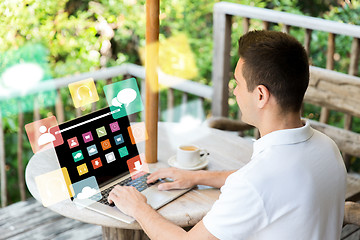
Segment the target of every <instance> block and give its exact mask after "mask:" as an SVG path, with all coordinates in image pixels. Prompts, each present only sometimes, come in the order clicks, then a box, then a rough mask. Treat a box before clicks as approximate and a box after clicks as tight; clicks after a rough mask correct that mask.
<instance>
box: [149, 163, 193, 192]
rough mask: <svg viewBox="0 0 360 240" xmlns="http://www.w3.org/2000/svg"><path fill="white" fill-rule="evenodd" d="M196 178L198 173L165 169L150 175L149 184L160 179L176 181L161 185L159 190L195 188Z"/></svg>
mask: <svg viewBox="0 0 360 240" xmlns="http://www.w3.org/2000/svg"><path fill="white" fill-rule="evenodd" d="M195 176H196V172H192V171H186V170H181V169H177V168H163V169H160V170H158V171H156V172H154V173H152V174H150V175H149V176H148V179H147V183H153V182H155V181H156V180H158V179H159V178H171V179H172V180H174V181H173V182H167V183H162V184H159V186H158V188H159V190H169V189H184V188H189V187H193V186H194V185H195V184H196V183H195V181H194V177H195Z"/></svg>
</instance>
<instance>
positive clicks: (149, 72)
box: [145, 0, 160, 163]
mask: <svg viewBox="0 0 360 240" xmlns="http://www.w3.org/2000/svg"><path fill="white" fill-rule="evenodd" d="M159 7H160V2H159V0H146V60H145V71H146V73H145V74H146V76H145V80H146V81H145V82H146V98H145V126H146V130H147V131H148V135H149V138H148V139H147V140H146V142H145V156H146V161H147V162H148V163H156V162H157V136H158V131H157V130H158V106H159V82H158V74H157V67H158V65H159V64H158V62H159Z"/></svg>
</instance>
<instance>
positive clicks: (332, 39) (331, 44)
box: [320, 33, 336, 123]
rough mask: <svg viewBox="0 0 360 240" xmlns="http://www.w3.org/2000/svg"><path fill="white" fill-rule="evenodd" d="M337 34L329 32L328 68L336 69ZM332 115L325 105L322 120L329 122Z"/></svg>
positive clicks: (322, 110)
mask: <svg viewBox="0 0 360 240" xmlns="http://www.w3.org/2000/svg"><path fill="white" fill-rule="evenodd" d="M335 36H336V35H335V34H333V33H329V37H328V49H327V54H326V69H330V70H333V69H334V53H335ZM329 116H330V110H329V109H327V108H325V107H323V108H321V114H320V122H322V123H327V122H328V120H329Z"/></svg>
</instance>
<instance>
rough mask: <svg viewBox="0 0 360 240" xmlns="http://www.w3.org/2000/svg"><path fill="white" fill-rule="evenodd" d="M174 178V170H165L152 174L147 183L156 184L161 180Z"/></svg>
mask: <svg viewBox="0 0 360 240" xmlns="http://www.w3.org/2000/svg"><path fill="white" fill-rule="evenodd" d="M171 177H173V168H163V169H160V170H158V171H156V172H154V173H152V174H150V175H149V176H148V178H147V183H153V182H156V181H157V180H158V179H159V178H171Z"/></svg>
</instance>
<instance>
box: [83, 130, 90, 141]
mask: <svg viewBox="0 0 360 240" xmlns="http://www.w3.org/2000/svg"><path fill="white" fill-rule="evenodd" d="M82 137H83V139H84V142H85V143H87V142H91V141H92V140H93V136H92V134H91V131H90V132H87V133H83V135H82Z"/></svg>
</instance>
